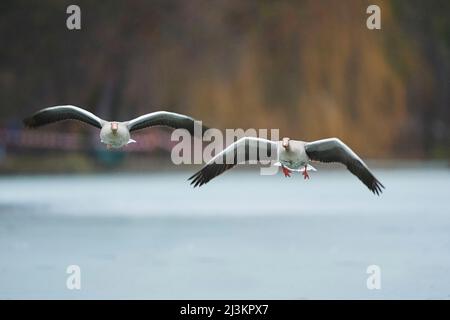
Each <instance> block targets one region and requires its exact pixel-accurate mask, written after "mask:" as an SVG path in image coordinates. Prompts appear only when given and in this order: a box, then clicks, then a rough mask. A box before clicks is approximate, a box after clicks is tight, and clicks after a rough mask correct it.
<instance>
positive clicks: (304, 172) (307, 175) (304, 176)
mask: <svg viewBox="0 0 450 320" xmlns="http://www.w3.org/2000/svg"><path fill="white" fill-rule="evenodd" d="M307 169H308V166H305V170H304V171H303V172H302V174H303V179H305V180H306V179H309V174H308V170H307Z"/></svg>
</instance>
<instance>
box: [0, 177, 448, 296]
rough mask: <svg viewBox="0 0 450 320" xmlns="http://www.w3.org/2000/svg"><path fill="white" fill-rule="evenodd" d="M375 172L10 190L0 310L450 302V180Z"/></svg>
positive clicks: (3, 206) (77, 181)
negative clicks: (380, 187) (98, 301)
mask: <svg viewBox="0 0 450 320" xmlns="http://www.w3.org/2000/svg"><path fill="white" fill-rule="evenodd" d="M376 172H377V175H378V176H379V178H380V180H381V181H382V182H383V183H384V184H385V185H386V187H387V189H386V191H385V193H384V194H383V195H382V196H381V197H376V196H373V195H372V194H371V193H370V192H369V191H368V190H367V189H366V188H365V186H363V185H362V184H361V183H359V181H358V180H357V179H356V178H354V177H353V176H352V175H350V174H348V173H347V172H346V171H344V170H339V171H326V170H320V171H318V172H316V173H312V179H311V180H309V181H303V180H302V178H301V176H300V175H297V176H295V177H293V178H290V179H287V178H284V177H281V175H277V176H259V175H258V171H257V170H253V171H250V172H240V171H235V172H229V173H227V174H225V175H223V176H221V177H219V178H217V179H216V180H214V181H213V182H211V183H210V184H208V185H206V186H205V187H202V188H201V189H192V188H191V187H190V186H189V185H188V184H187V183H186V181H185V180H186V178H187V177H188V176H189V173H171V174H168V173H167V174H166V173H164V174H151V175H150V174H149V175H112V176H111V175H109V176H108V175H105V176H101V175H99V176H57V177H3V178H0V190H1V193H0V298H64V299H78V298H156V299H158V298H159V299H163V298H175V299H190V298H194V299H195V298H209V299H218V298H222V299H232V298H234V299H238V298H272V299H278V298H289V299H291V298H292V299H297V298H299V299H303V298H304V299H308V298H327V299H328V298H331V299H333V298H370V299H372V298H373V299H379V298H446V299H448V298H450V210H449V202H450V199H449V196H450V194H449V190H450V179H449V178H450V170H446V169H423V170H417V169H408V170H376ZM68 265H79V266H80V268H81V286H82V288H81V290H74V291H71V290H68V289H67V288H66V279H67V276H68V275H67V274H66V268H67V266H68ZM369 265H378V266H379V267H380V268H381V290H368V289H367V287H366V279H367V277H368V276H369V275H368V274H367V273H366V268H367V267H368V266H369Z"/></svg>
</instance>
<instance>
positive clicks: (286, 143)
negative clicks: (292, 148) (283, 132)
mask: <svg viewBox="0 0 450 320" xmlns="http://www.w3.org/2000/svg"><path fill="white" fill-rule="evenodd" d="M289 140H290V139H289V138H283V143H282V144H281V145H282V146H283V148H284V149H286V150H287V149H289Z"/></svg>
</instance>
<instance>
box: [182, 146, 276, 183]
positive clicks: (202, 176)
mask: <svg viewBox="0 0 450 320" xmlns="http://www.w3.org/2000/svg"><path fill="white" fill-rule="evenodd" d="M276 153H277V143H276V142H273V141H270V140H266V139H261V138H253V137H245V138H242V139H240V140H238V141H236V142H235V143H232V144H231V145H229V146H228V147H227V148H226V149H224V150H223V151H222V152H220V153H219V154H217V155H216V156H215V157H214V158H212V159H211V160H210V161H208V163H207V164H205V166H203V168H202V169H200V170H199V171H198V172H197V173H195V174H194V175H193V176H192V177H190V178H189V180H192V181H191V184H192V185H194V187H197V186H199V187H200V186H202V185H204V184H205V183H208V182H209V181H210V180H211V179H213V178H215V177H217V176H218V175H220V174H222V173H223V172H225V171H226V170H229V169H231V168H233V167H234V166H235V165H237V164H239V163H244V162H247V161H249V162H257V161H261V160H268V159H271V158H273V157H274V156H275V155H276Z"/></svg>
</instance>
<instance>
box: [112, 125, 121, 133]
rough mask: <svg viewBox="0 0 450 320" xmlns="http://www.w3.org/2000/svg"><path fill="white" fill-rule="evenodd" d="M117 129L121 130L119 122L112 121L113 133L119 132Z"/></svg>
mask: <svg viewBox="0 0 450 320" xmlns="http://www.w3.org/2000/svg"><path fill="white" fill-rule="evenodd" d="M117 130H119V124H118V123H117V122H111V131H112V133H113V134H117Z"/></svg>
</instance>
